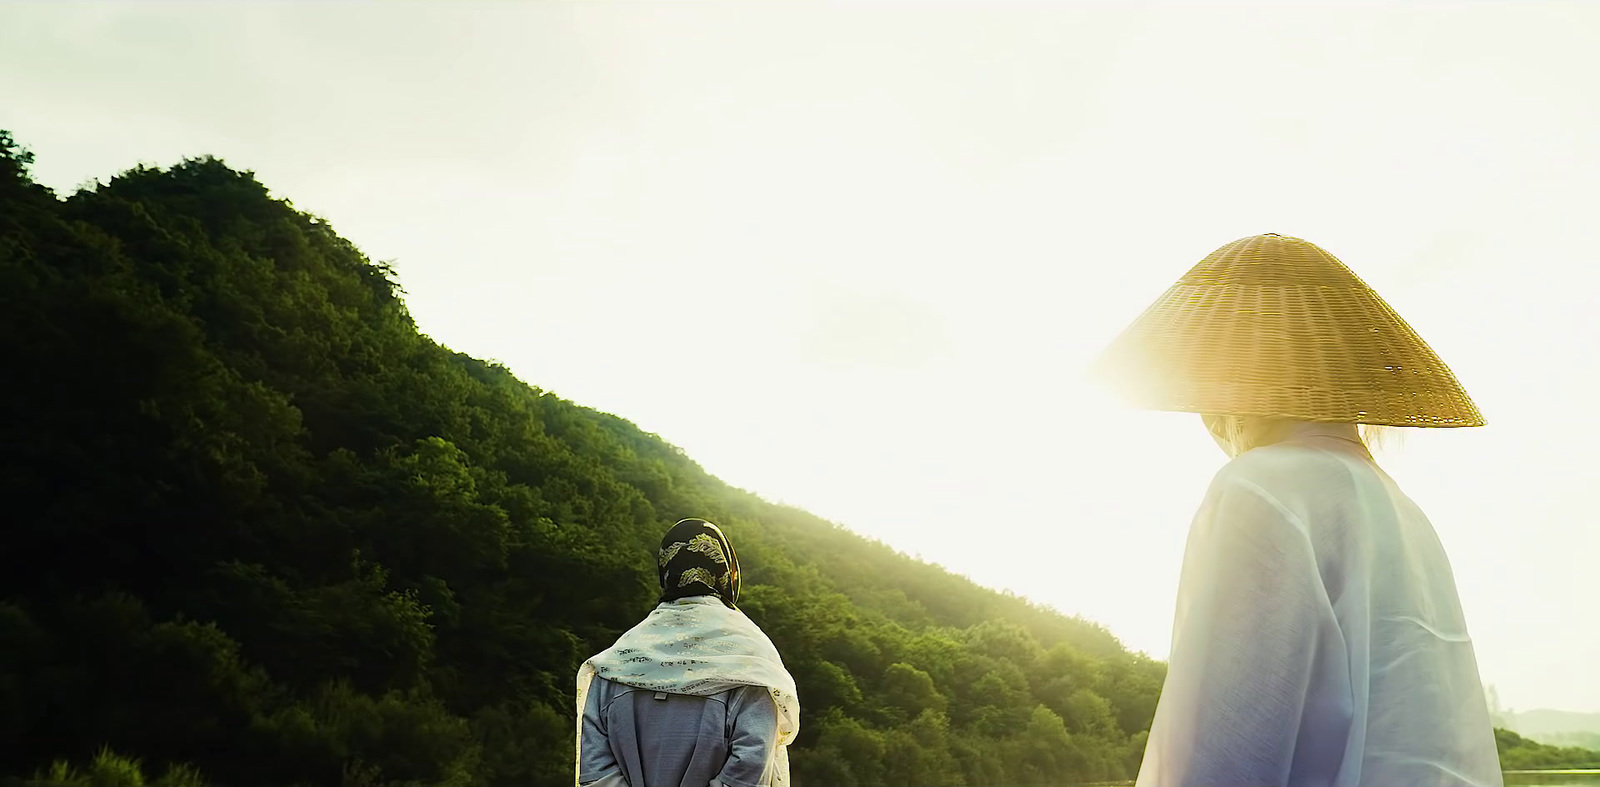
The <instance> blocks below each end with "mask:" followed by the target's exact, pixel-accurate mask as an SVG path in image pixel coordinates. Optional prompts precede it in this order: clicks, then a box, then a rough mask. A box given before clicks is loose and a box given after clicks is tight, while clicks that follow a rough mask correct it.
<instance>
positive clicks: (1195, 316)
mask: <svg viewBox="0 0 1600 787" xmlns="http://www.w3.org/2000/svg"><path fill="white" fill-rule="evenodd" d="M1098 371H1099V372H1100V373H1101V374H1102V375H1104V378H1105V379H1107V380H1108V381H1110V382H1111V383H1113V384H1114V385H1116V386H1117V387H1118V388H1119V389H1120V391H1121V392H1122V393H1123V394H1124V395H1125V396H1127V397H1128V398H1129V399H1130V400H1132V401H1133V402H1135V403H1136V404H1139V405H1141V406H1144V407H1147V408H1150V409H1158V410H1168V411H1179V412H1193V413H1199V414H1201V416H1202V421H1203V423H1204V424H1205V426H1206V427H1207V429H1208V430H1210V432H1211V434H1212V436H1213V437H1214V438H1215V439H1216V441H1217V443H1218V445H1219V446H1221V447H1222V448H1223V450H1224V451H1225V452H1226V453H1227V454H1228V455H1229V456H1230V457H1231V459H1230V461H1228V463H1227V464H1226V465H1225V466H1224V467H1223V468H1222V470H1221V471H1220V472H1218V473H1217V474H1216V476H1215V478H1214V479H1213V481H1212V483H1211V486H1210V488H1209V490H1208V491H1207V493H1206V496H1205V499H1204V501H1203V502H1202V503H1201V506H1200V510H1199V512H1198V513H1197V514H1196V516H1195V518H1194V521H1193V523H1192V524H1191V527H1190V531H1189V536H1188V543H1187V547H1186V551H1185V555H1184V561H1183V568H1182V576H1181V579H1180V583H1179V590H1178V601H1177V610H1176V614H1175V618H1174V624H1173V635H1172V651H1171V655H1170V661H1169V668H1168V673H1167V679H1166V683H1165V685H1164V686H1163V688H1162V693H1161V697H1160V700H1159V702H1158V705H1157V709H1156V714H1155V719H1154V722H1153V724H1152V727H1151V729H1150V734H1149V740H1148V743H1147V745H1146V748H1145V752H1144V760H1143V764H1142V766H1141V767H1140V770H1139V777H1138V784H1139V786H1140V787H1270V786H1288V785H1294V786H1295V787H1299V786H1300V785H1305V786H1306V787H1311V786H1312V785H1316V786H1317V787H1324V786H1326V787H1358V785H1371V786H1372V787H1501V785H1502V776H1501V769H1500V764H1499V758H1498V755H1497V752H1496V749H1495V741H1494V734H1493V729H1492V724H1491V721H1490V717H1489V713H1488V707H1487V703H1486V702H1485V699H1484V693H1483V687H1482V683H1481V682H1480V679H1479V674H1478V666H1477V660H1476V657H1475V655H1474V652H1473V645H1472V639H1471V637H1470V636H1469V634H1468V627H1467V619H1466V616H1465V614H1464V613H1463V611H1462V608H1461V603H1460V600H1459V597H1458V595H1457V592H1456V585H1455V579H1454V576H1453V574H1452V572H1451V568H1450V561H1449V559H1448V558H1447V557H1446V555H1445V551H1444V548H1443V546H1442V545H1441V542H1440V540H1439V538H1438V536H1437V535H1436V533H1435V531H1434V529H1433V526H1432V524H1431V523H1430V522H1429V520H1428V518H1427V516H1425V515H1424V514H1423V512H1422V510H1421V509H1420V508H1418V507H1417V505H1416V504H1415V503H1414V502H1412V501H1411V499H1410V498H1408V497H1407V496H1406V495H1405V494H1404V493H1403V492H1402V491H1401V490H1400V487H1399V486H1398V485H1397V484H1396V483H1395V481H1394V479H1393V478H1391V477H1389V476H1388V475H1387V474H1386V473H1384V471H1383V470H1382V469H1381V468H1379V467H1378V465H1377V463H1376V462H1375V461H1374V458H1373V455H1372V453H1371V452H1370V451H1369V450H1368V447H1367V445H1366V443H1365V441H1364V439H1363V437H1364V434H1363V430H1368V429H1371V428H1372V427H1467V426H1481V425H1482V424H1483V417H1482V415H1481V414H1480V413H1479V412H1478V410H1477V407H1476V406H1475V405H1474V404H1473V402H1472V400H1471V399H1470V398H1469V397H1468V396H1467V394H1466V392H1465V391H1464V390H1463V389H1462V387H1461V385H1460V383H1459V381H1457V379H1456V378H1455V376H1454V375H1453V374H1452V373H1451V372H1450V370H1449V369H1448V368H1447V367H1446V366H1445V365H1444V363H1443V362H1441V361H1440V360H1439V358H1438V356H1437V355H1435V354H1434V352H1433V351H1432V350H1431V349H1430V348H1429V347H1428V346H1427V344H1425V343H1424V342H1423V341H1422V339H1421V338H1420V337H1418V336H1417V334H1416V333H1415V331H1413V330H1412V329H1411V328H1410V326H1408V325H1407V324H1406V323H1405V322H1404V321H1403V320H1402V319H1401V318H1400V317H1399V316H1398V315H1397V314H1395V312H1394V310H1393V309H1391V308H1390V307H1389V306H1388V305H1387V304H1386V303H1384V302H1383V300H1382V299H1381V298H1379V297H1378V295H1377V293H1375V292H1373V291H1372V290H1371V288H1369V287H1367V286H1366V285H1365V284H1364V283H1363V282H1362V281H1361V280H1360V279H1359V278H1358V277H1356V275H1355V274H1354V273H1352V272H1351V271H1350V269H1349V268H1347V267H1345V265H1344V264H1343V263H1341V262H1340V261H1339V260H1337V259H1336V258H1334V257H1333V256H1332V255H1331V254H1328V253H1327V252H1326V251H1323V250H1322V249H1321V248H1319V247H1317V246H1316V245H1314V244H1312V243H1309V242H1307V241H1304V240H1301V239H1298V238H1290V237H1284V236H1280V235H1275V234H1271V235H1261V236H1254V237H1250V238H1243V239H1241V240H1238V241H1235V242H1233V243H1230V244H1227V245H1225V246H1223V247H1222V248H1220V249H1218V250H1217V251H1216V252H1213V253H1212V254H1211V255H1210V256H1208V257H1206V259H1205V260H1203V261H1202V262H1201V263H1200V264H1198V265H1196V266H1195V267H1194V268H1193V269H1192V270H1190V272H1189V273H1188V274H1187V275H1186V276H1185V277H1184V278H1183V279H1181V280H1180V281H1179V282H1178V284H1177V285H1175V286H1174V287H1172V288H1171V289H1170V290H1168V292H1167V293H1166V295H1164V296H1163V297H1162V299H1160V300H1158V301H1157V302H1156V303H1155V304H1154V305H1153V306H1151V307H1150V308H1149V309H1148V310H1146V312H1145V313H1144V314H1143V315H1141V316H1140V317H1139V318H1138V320H1137V321H1135V322H1134V323H1133V325H1132V326H1130V327H1129V328H1128V329H1127V330H1126V331H1124V332H1123V334H1122V335H1121V336H1119V337H1118V339H1117V340H1116V341H1115V342H1114V343H1113V344H1112V345H1111V347H1110V348H1109V349H1108V350H1107V351H1106V353H1105V355H1104V356H1103V357H1102V358H1101V360H1100V362H1099V367H1098ZM1464 491H1468V490H1464Z"/></svg>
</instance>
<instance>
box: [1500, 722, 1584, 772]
mask: <svg viewBox="0 0 1600 787" xmlns="http://www.w3.org/2000/svg"><path fill="white" fill-rule="evenodd" d="M1494 742H1495V747H1496V748H1497V749H1499V751H1500V767H1502V768H1505V769H1506V770H1512V771H1515V770H1541V769H1551V768H1600V751H1594V750H1591V749H1583V748H1579V747H1577V746H1551V745H1548V744H1544V743H1539V742H1537V741H1531V740H1528V739H1527V738H1524V737H1522V736H1521V735H1518V734H1516V733H1514V732H1511V731H1510V730H1503V729H1496V730H1495V731H1494Z"/></svg>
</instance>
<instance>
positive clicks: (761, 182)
mask: <svg viewBox="0 0 1600 787" xmlns="http://www.w3.org/2000/svg"><path fill="white" fill-rule="evenodd" d="M377 8H378V6H376V5H373V4H371V3H338V4H329V5H324V6H310V5H302V4H292V3H277V4H270V3H261V4H254V5H207V6H200V5H195V4H183V3H176V4H139V5H129V4H112V3H101V4H87V3H52V4H42V3H41V4H12V5H8V6H5V7H3V8H0V88H3V89H4V91H5V94H6V95H7V96H8V101H7V102H6V103H5V104H4V105H0V128H4V129H8V130H10V131H11V132H12V133H13V134H14V135H15V137H16V139H17V141H18V142H20V143H21V144H22V145H24V146H26V147H28V148H29V149H31V150H32V151H34V153H35V154H36V156H37V162H36V164H35V165H34V167H33V170H34V173H35V176H36V177H37V179H38V180H39V181H40V182H42V183H45V184H46V185H49V186H52V187H54V188H56V189H57V190H58V191H60V192H63V193H66V192H70V191H71V190H72V188H73V187H74V186H76V185H77V184H80V183H84V182H86V181H92V180H94V179H100V180H104V179H107V178H109V177H110V176H112V175H114V174H115V173H117V172H120V171H122V170H125V169H127V168H129V167H132V166H134V165H135V164H137V163H139V162H147V163H152V164H157V165H161V166H167V165H170V164H173V163H176V162H177V161H178V160H180V159H181V158H182V157H185V156H196V155H208V154H209V155H216V156H218V157H219V158H222V159H224V160H225V161H227V162H228V163H229V164H230V165H232V166H234V167H236V168H240V169H249V170H253V171H255V172H256V173H257V175H258V176H259V177H260V178H261V180H262V181H263V182H264V183H265V184H266V185H267V186H268V187H269V188H270V189H272V190H273V192H274V194H276V195H277V196H281V197H285V198H288V199H290V200H292V201H293V202H294V203H295V205H296V206H297V207H299V208H301V209H303V210H308V211H310V212H312V213H315V214H317V215H319V216H322V217H324V218H326V219H328V220H329V221H330V222H331V223H332V225H333V227H334V228H335V229H336V230H337V231H338V232H339V233H340V234H342V235H344V236H345V237H347V238H349V239H351V240H352V241H353V242H354V243H355V244H356V245H357V246H359V247H360V248H361V249H362V250H363V251H364V252H365V253H366V254H367V255H368V256H369V257H371V258H372V259H374V260H391V259H392V260H394V266H395V268H396V270H397V271H398V272H399V277H400V282H401V284H402V286H403V287H404V288H405V289H406V291H407V296H406V298H407V302H408V304H409V306H410V308H411V311H412V313H413V315H414V316H415V317H416V319H417V322H418V324H419V326H420V327H421V329H422V330H423V332H424V333H428V334H429V335H431V336H433V337H434V338H435V339H437V340H438V341H440V342H441V343H443V344H445V345H448V346H450V347H451V348H452V349H455V350H458V351H461V352H466V353H469V354H472V355H475V356H478V357H484V358H492V359H496V360H498V361H501V362H503V363H505V364H506V365H507V366H509V367H510V368H511V369H512V371H513V372H515V373H516V374H517V375H518V376H519V377H520V378H521V379H523V380H525V381H526V382H528V383H530V384H532V385H536V386H538V387H540V388H543V389H546V390H549V391H551V392H553V393H555V394H557V395H560V396H562V397H563V398H567V399H571V400H573V401H576V402H578V403H579V404H582V405H585V406H588V407H593V408H595V409H599V410H603V411H606V412H610V413H615V414H617V415H619V416H621V417H623V418H626V419H628V420H630V421H633V422H634V423H636V424H638V425H639V426H640V427H641V428H643V429H644V430H646V431H649V432H654V433H656V434H659V435H660V436H661V437H662V438H663V439H665V440H667V441H668V442H670V443H673V444H674V445H677V446H679V447H681V448H683V449H684V450H685V452H686V453H687V454H688V455H689V456H690V457H692V458H693V459H695V460H696V461H697V462H699V463H700V464H701V465H702V466H704V467H705V468H706V469H707V470H708V471H709V472H711V473H713V474H715V475H717V476H719V477H721V478H723V479H724V480H726V481H727V482H729V483H731V484H734V485H736V486H740V487H743V488H745V489H749V490H751V491H753V492H756V493H757V494H760V495H762V496H764V497H766V498H768V499H771V500H774V501H778V502H783V503H788V504H792V505H795V506H798V507H801V508H804V509H806V510H808V511H811V512H813V513H816V514H818V515H820V516H823V517H825V518H828V519H830V520H833V521H836V522H839V523H840V524H843V525H845V526H847V527H849V528H851V529H852V530H854V531H856V532H858V533H861V534H863V535H865V536H868V537H871V538H875V539H878V540H881V541H883V542H885V543H887V544H889V545H890V546H892V547H894V548H896V549H898V550H900V551H903V552H906V553H908V554H913V555H916V556H919V557H921V558H922V559H925V560H928V561H930V562H935V563H938V564H940V565H942V566H944V567H946V568H948V569H949V570H951V571H953V572H955V573H958V574H963V575H965V576H968V577H969V578H971V579H973V580H974V581H976V582H978V583H980V584H983V585H986V586H990V587H995V588H999V589H1002V590H1009V591H1012V592H1016V593H1018V594H1020V595H1023V596H1025V597H1027V598H1029V599H1032V600H1034V601H1037V602H1039V603H1042V604H1047V605H1049V606H1052V607H1055V608H1056V609H1058V610H1060V611H1062V612H1064V613H1066V614H1071V615H1080V616H1082V617H1084V618H1087V619H1089V620H1092V621H1095V622H1097V623H1100V624H1102V625H1104V626H1106V627H1107V628H1108V629H1109V630H1110V631H1111V632H1112V633H1113V634H1114V635H1116V636H1118V637H1119V638H1120V639H1122V640H1123V641H1124V642H1125V643H1126V644H1127V645H1128V646H1129V647H1130V648H1133V649H1136V650H1142V651H1145V652H1148V653H1150V654H1151V655H1152V656H1155V657H1157V658H1160V659H1165V658H1166V649H1167V640H1168V638H1169V636H1170V631H1169V629H1170V625H1171V617H1172V610H1173V601H1174V599H1175V593H1176V585H1177V574H1178V563H1179V559H1180V557H1181V555H1182V549H1183V540H1184V536H1185V534H1186V530H1187V526H1188V523H1189V518H1190V517H1191V516H1192V514H1193V513H1194V509H1195V507H1196V506H1198V504H1199V502H1200V497H1201V494H1202V492H1203V490H1204V489H1205V486H1206V484H1207V483H1208V482H1209V480H1210V477H1211V475H1212V473H1214V472H1215V470H1216V469H1217V468H1218V467H1220V466H1221V464H1222V463H1223V461H1224V460H1225V459H1224V457H1223V456H1222V454H1221V453H1220V452H1219V451H1218V450H1217V449H1216V447H1215V446H1214V445H1213V444H1212V443H1211V441H1210V439H1209V438H1208V437H1207V436H1206V434H1205V432H1204V431H1203V429H1202V428H1201V426H1200V424H1199V419H1198V418H1197V417H1195V416H1188V415H1182V414H1163V413H1144V412H1137V411H1133V410H1128V409H1126V408H1123V407H1121V406H1119V405H1118V404H1117V403H1116V402H1115V401H1112V400H1111V399H1109V398H1108V397H1106V396H1105V395H1104V394H1103V393H1102V392H1099V391H1097V390H1095V389H1094V388H1093V387H1092V386H1090V385H1089V384H1088V383H1087V382H1086V380H1085V379H1084V375H1083V371H1084V368H1085V367H1086V365H1087V364H1088V362H1089V360H1090V359H1091V358H1092V357H1093V356H1094V354H1095V353H1097V352H1098V351H1099V349H1100V348H1101V347H1103V346H1104V345H1105V344H1106V343H1107V342H1109V341H1110V339H1111V338H1112V337H1114V336H1115V335H1116V333H1117V332H1118V331H1120V330H1121V329H1122V328H1123V327H1124V326H1125V325H1126V324H1127V323H1128V322H1129V321H1131V320H1132V319H1133V318H1134V317H1135V316H1136V315H1137V314H1138V313H1139V311H1140V310H1141V309H1143V308H1144V307H1145V306H1146V305H1147V304H1148V303H1150V302H1151V301H1153V300H1154V299H1155V298H1156V297H1157V296H1158V295H1159V294H1160V293H1161V292H1162V291H1163V290H1164V289H1165V288H1166V287H1167V286H1169V285H1170V284H1171V283H1172V282H1173V281H1174V280H1176V278H1177V277H1178V276H1179V275H1181V274H1182V273H1183V272H1184V271H1185V270H1187V269H1188V267H1190V266H1191V265H1193V264H1194V263H1195V262H1196V261H1198V260H1199V259H1200V258H1201V257H1203V256H1204V255H1205V254H1207V253H1209V252H1210V251H1211V250H1213V249H1214V248H1216V247H1217V246H1220V245H1222V244H1223V243H1226V242H1228V241H1231V240H1233V239H1235V238H1238V237H1241V236H1245V235H1251V234H1257V233H1261V232H1279V233H1282V234H1286V235H1296V236H1299V237H1304V238H1306V239H1308V240H1311V241H1313V242H1316V243H1318V244H1319V245H1321V246H1323V247H1324V248H1326V249H1328V250H1329V251H1330V252H1332V253H1333V254H1335V255H1337V256H1339V257H1340V258H1341V259H1342V260H1343V261H1344V262H1346V263H1347V264H1348V265H1350V266H1351V267H1352V268H1353V269H1354V270H1355V271H1356V273H1357V274H1359V275H1360V276H1362V278H1363V279H1365V280H1366V281H1367V282H1368V283H1369V284H1371V285H1372V286H1373V287H1374V288H1375V289H1376V290H1377V291H1378V292H1379V293H1380V294H1381V295H1382V296H1383V297H1384V298H1385V299H1386V300H1387V301H1388V302H1389V303H1390V304H1391V305H1393V306H1394V307H1395V309H1396V310H1397V311H1398V312H1399V313H1400V314H1401V315H1402V316H1403V317H1404V318H1405V319H1406V320H1407V321H1408V322H1410V323H1411V325H1412V326H1413V327H1415V328H1416V329H1417V330H1418V332H1419V333H1420V334H1421V335H1422V336H1423V338H1424V339H1426V340H1427V341H1428V342H1429V343H1430V344H1431V345H1432V347H1433V348H1434V349H1435V350H1436V351H1437V352H1438V353H1439V355H1440V356H1441V357H1442V358H1443V359H1444V361H1445V362H1446V363H1447V364H1449V365H1450V366H1451V368H1452V369H1453V370H1454V371H1455V372H1456V374H1457V376H1458V377H1459V378H1460V379H1461V381H1462V383H1463V384H1464V386H1465V387H1466V389H1467V390H1468V392H1469V393H1470V394H1471V395H1472V396H1473V397H1474V399H1475V400H1476V402H1477V404H1478V405H1479V407H1480V408H1481V409H1482V411H1483V413H1484V415H1485V417H1486V418H1487V420H1488V424H1489V425H1488V426H1486V427H1484V428H1482V429H1470V430H1410V431H1408V432H1407V433H1406V434H1405V438H1406V439H1405V442H1404V443H1403V444H1402V445H1400V446H1397V447H1395V448H1393V449H1389V450H1385V451H1382V452H1380V453H1379V455H1378V458H1379V461H1380V463H1381V464H1383V465H1384V467H1385V468H1386V469H1387V470H1388V471H1389V472H1390V473H1391V474H1392V475H1393V476H1395V478H1396V479H1397V480H1398V481H1399V483H1400V485H1401V487H1402V488H1403V489H1405V490H1406V492H1407V493H1408V494H1409V495H1410V496H1411V497H1413V498H1414V499H1415V500H1417V502H1418V503H1419V504H1420V505H1421V506H1422V508H1423V510H1424V511H1426V512H1427V513H1428V515H1429V516H1430V518H1431V519H1432V521H1433V523H1434V525H1435V527H1436V529H1437V530H1438V532H1439V535H1440V538H1441V540H1442V541H1443V542H1444V544H1445V547H1446V549H1447V550H1448V552H1449V554H1450V557H1451V560H1452V564H1453V568H1454V571H1455V575H1456V580H1457V584H1458V586H1459V588H1460V592H1461V597H1462V603H1463V606H1464V607H1465V610H1466V614H1467V619H1468V623H1469V626H1470V627H1471V632H1472V635H1473V638H1474V640H1475V642H1476V647H1477V654H1478V659H1479V664H1480V667H1481V672H1482V677H1483V680H1484V681H1485V683H1488V684H1491V685H1493V686H1495V687H1496V688H1497V689H1498V692H1499V695H1500V699H1501V704H1502V705H1504V706H1507V707H1511V708H1515V709H1517V710H1528V709H1533V708H1553V709H1563V710H1575V711H1600V674H1597V673H1596V671H1595V670H1594V666H1593V665H1595V664H1600V633H1596V632H1595V631H1594V630H1593V628H1592V627H1590V626H1587V625H1586V624H1587V623H1589V622H1590V621H1591V619H1592V618H1591V617H1590V615H1589V614H1586V613H1587V612H1588V608H1589V607H1592V605H1593V603H1594V602H1593V600H1594V599H1596V598H1600V579H1597V578H1596V577H1595V575H1594V574H1593V573H1592V571H1591V569H1590V564H1591V563H1592V556H1593V555H1595V554H1596V553H1597V550H1600V528H1597V527H1596V526H1595V525H1596V524H1597V522H1596V517H1595V515H1594V514H1593V513H1592V510H1591V509H1590V508H1589V506H1588V505H1586V504H1587V496H1588V495H1587V493H1588V492H1590V491H1591V490H1592V489H1593V486H1594V479H1596V478H1600V458H1596V456H1595V455H1594V452H1593V451H1591V450H1588V446H1590V445H1593V444H1594V442H1595V440H1596V438H1597V437H1600V427H1597V426H1596V424H1595V422H1594V419H1593V418H1590V417H1588V415H1587V412H1586V411H1585V410H1584V409H1582V408H1583V406H1584V405H1586V404H1588V402H1589V401H1590V400H1591V399H1593V398H1594V397H1593V392H1594V391H1595V390H1596V386H1597V384H1600V364H1597V363H1596V361H1595V356H1594V349H1593V348H1594V347H1595V343H1596V340H1597V339H1600V328H1597V325H1596V316H1595V313H1596V307H1597V305H1600V304H1597V301H1596V298H1597V296H1596V295H1595V293H1596V292H1600V289H1597V288H1600V270H1597V267H1596V265H1595V264H1594V260H1593V259H1592V252H1591V251H1590V250H1591V249H1594V248H1600V226H1596V225H1595V223H1594V221H1593V217H1594V216H1595V215H1596V214H1597V213H1600V197H1597V195H1596V189H1595V185H1594V184H1596V183H1600V153H1596V151H1595V149H1594V146H1593V143H1592V140H1594V139H1597V138H1600V95H1597V94H1596V92H1595V91H1594V90H1593V89H1592V84H1591V83H1592V81H1593V75H1594V74H1596V73H1600V46H1596V44H1597V43H1600V41H1596V40H1595V39H1596V38H1597V36H1600V33H1597V32H1595V31H1600V8H1595V7H1588V6H1578V5H1546V6H1535V5H1526V6H1516V7H1514V8H1513V7H1508V6H1499V5H1489V4H1482V5H1464V6H1450V7H1446V6H1437V5H1428V6H1423V5H1419V4H1405V5H1402V4H1390V5H1362V6H1359V7H1358V8H1356V9H1354V10H1348V9H1344V8H1330V7H1326V6H1271V7H1270V8H1271V9H1272V10H1266V9H1268V8H1269V7H1267V6H1260V7H1252V6H1244V5H1230V6H1227V7H1226V8H1222V7H1212V8H1204V9H1197V8H1193V7H1190V6H1139V7H1121V6H1110V5H1103V4H1102V5H1069V4H1049V3H1033V4H1027V5H1020V4H1015V5H995V6H987V5H986V6H981V7H980V6H976V5H962V4H955V3H940V4H927V5H919V6H913V5H911V4H907V3H860V4H836V5H827V6H809V5H799V4H789V3H758V4H740V5H729V4H694V5H679V6H670V5H669V6H654V5H651V6H646V5H636V4H622V3H614V4H569V3H556V2H549V3H541V4H521V5H517V4H471V3H467V4H458V5H450V6H442V5H422V4H410V3H400V4H385V5H384V6H383V8H384V9H385V10H384V12H382V13H379V12H378V11H377V10H376V9H377ZM975 536H976V537H975Z"/></svg>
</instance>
